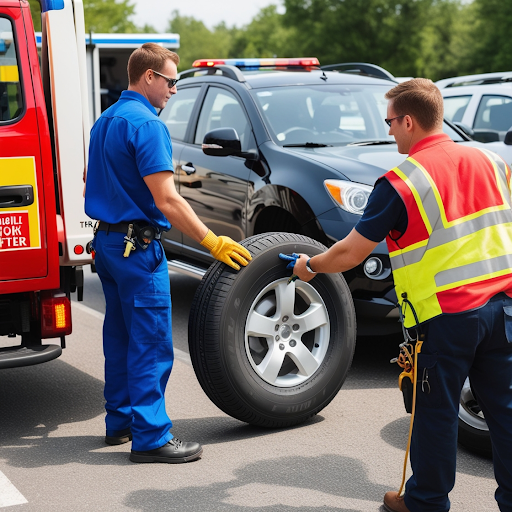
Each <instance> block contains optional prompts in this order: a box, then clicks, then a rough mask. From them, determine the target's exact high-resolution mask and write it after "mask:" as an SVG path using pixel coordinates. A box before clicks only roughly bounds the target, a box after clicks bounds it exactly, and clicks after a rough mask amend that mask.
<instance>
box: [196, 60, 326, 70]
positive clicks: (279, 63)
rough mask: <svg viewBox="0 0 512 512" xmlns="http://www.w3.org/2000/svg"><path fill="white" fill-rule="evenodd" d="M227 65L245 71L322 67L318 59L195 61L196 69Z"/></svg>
mask: <svg viewBox="0 0 512 512" xmlns="http://www.w3.org/2000/svg"><path fill="white" fill-rule="evenodd" d="M222 64H226V65H229V66H236V67H237V68H244V69H261V68H305V69H307V68H312V67H318V66H320V61H319V60H318V59H317V58H316V57H296V58H290V59H288V58H287V59H198V60H196V61H194V63H193V64H192V67H194V68H205V67H206V68H211V67H213V66H218V65H222Z"/></svg>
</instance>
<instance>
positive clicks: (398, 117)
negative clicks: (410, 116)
mask: <svg viewBox="0 0 512 512" xmlns="http://www.w3.org/2000/svg"><path fill="white" fill-rule="evenodd" d="M405 115H406V114H404V115H403V116H396V117H392V118H391V119H384V121H385V122H386V124H387V125H388V126H389V127H390V128H391V121H394V120H395V119H400V118H402V117H405Z"/></svg>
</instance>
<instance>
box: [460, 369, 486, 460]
mask: <svg viewBox="0 0 512 512" xmlns="http://www.w3.org/2000/svg"><path fill="white" fill-rule="evenodd" d="M459 443H460V444H461V445H462V446H464V447H466V448H467V449H468V450H470V451H472V452H474V453H478V454H480V455H483V456H485V457H492V444H491V436H490V434H489V427H488V426H487V422H486V421H485V418H484V414H483V412H482V409H480V406H479V405H478V402H477V401H476V398H475V396H474V394H473V391H472V389H471V384H470V382H469V378H467V379H466V382H464V386H463V388H462V393H461V395H460V404H459Z"/></svg>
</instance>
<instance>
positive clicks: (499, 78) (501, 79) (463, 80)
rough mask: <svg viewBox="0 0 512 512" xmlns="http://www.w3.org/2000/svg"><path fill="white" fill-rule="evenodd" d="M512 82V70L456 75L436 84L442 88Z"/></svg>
mask: <svg viewBox="0 0 512 512" xmlns="http://www.w3.org/2000/svg"><path fill="white" fill-rule="evenodd" d="M510 82H512V72H511V71H503V72H494V73H481V74H477V75H465V76H456V77H453V78H443V79H442V80H438V81H437V82H436V85H437V86H438V87H439V88H440V89H443V88H448V87H463V86H465V85H490V84H504V83H510Z"/></svg>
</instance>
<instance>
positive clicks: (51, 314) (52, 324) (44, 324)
mask: <svg viewBox="0 0 512 512" xmlns="http://www.w3.org/2000/svg"><path fill="white" fill-rule="evenodd" d="M67 334H71V302H70V300H69V299H68V298H67V297H48V298H43V299H42V300H41V337H42V338H56V337H59V336H65V335H67Z"/></svg>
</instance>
